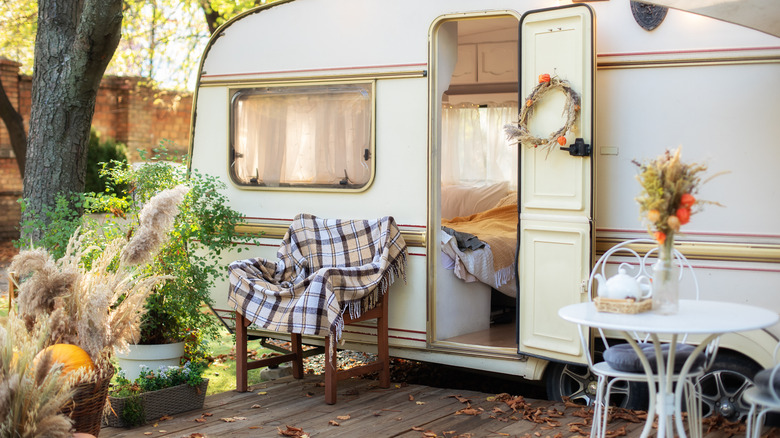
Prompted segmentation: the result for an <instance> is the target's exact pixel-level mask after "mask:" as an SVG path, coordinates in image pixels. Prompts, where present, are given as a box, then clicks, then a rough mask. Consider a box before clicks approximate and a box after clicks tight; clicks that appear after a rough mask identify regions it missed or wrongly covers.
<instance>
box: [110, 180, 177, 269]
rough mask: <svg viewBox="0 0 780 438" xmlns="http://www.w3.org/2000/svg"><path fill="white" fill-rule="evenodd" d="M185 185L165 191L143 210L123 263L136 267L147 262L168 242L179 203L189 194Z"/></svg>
mask: <svg viewBox="0 0 780 438" xmlns="http://www.w3.org/2000/svg"><path fill="white" fill-rule="evenodd" d="M189 190H190V189H189V187H187V186H184V185H179V186H176V187H174V188H172V189H167V190H163V191H162V192H160V193H159V194H158V195H157V196H155V197H153V198H152V199H150V200H149V202H147V203H146V205H144V207H143V209H141V213H140V215H139V222H140V223H139V225H138V229H137V230H136V231H135V234H134V235H133V237H132V239H131V240H130V242H129V243H128V244H127V246H126V247H125V249H124V251H123V252H122V263H124V264H125V265H126V266H134V265H138V264H141V263H144V262H146V261H147V260H149V258H151V256H152V254H154V252H155V251H156V250H157V248H158V247H159V246H160V245H161V244H162V243H163V242H164V241H165V240H166V238H167V236H168V230H169V229H170V228H171V226H172V225H173V221H174V219H176V215H177V214H178V213H179V203H181V201H182V200H183V199H184V196H185V195H187V193H188V192H189Z"/></svg>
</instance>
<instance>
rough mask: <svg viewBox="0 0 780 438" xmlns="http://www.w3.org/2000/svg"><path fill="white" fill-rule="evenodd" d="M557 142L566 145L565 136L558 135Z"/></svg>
mask: <svg viewBox="0 0 780 438" xmlns="http://www.w3.org/2000/svg"><path fill="white" fill-rule="evenodd" d="M558 144H559V145H561V146H564V145H566V137H564V136H560V137H558Z"/></svg>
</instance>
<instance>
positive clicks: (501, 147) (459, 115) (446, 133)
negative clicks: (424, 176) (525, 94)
mask: <svg viewBox="0 0 780 438" xmlns="http://www.w3.org/2000/svg"><path fill="white" fill-rule="evenodd" d="M516 119H517V102H505V103H501V104H492V103H491V104H488V105H487V107H480V106H479V105H475V104H470V103H463V104H459V105H449V104H444V105H443V107H442V144H441V149H442V152H441V162H442V165H441V182H442V184H450V185H454V184H479V183H493V182H499V181H509V182H510V185H511V187H512V189H515V188H516V185H517V155H518V154H517V146H514V145H511V144H510V143H509V141H508V140H507V139H506V135H505V134H504V125H506V124H507V123H511V122H514V121H515V120H516Z"/></svg>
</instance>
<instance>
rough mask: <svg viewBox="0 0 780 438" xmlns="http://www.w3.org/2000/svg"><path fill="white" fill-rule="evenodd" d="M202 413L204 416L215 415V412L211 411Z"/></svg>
mask: <svg viewBox="0 0 780 438" xmlns="http://www.w3.org/2000/svg"><path fill="white" fill-rule="evenodd" d="M201 415H203V416H204V417H213V416H214V414H212V413H211V412H204V413H202V414H201Z"/></svg>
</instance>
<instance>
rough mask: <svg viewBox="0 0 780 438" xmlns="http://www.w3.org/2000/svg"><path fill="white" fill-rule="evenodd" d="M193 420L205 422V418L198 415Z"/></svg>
mask: <svg viewBox="0 0 780 438" xmlns="http://www.w3.org/2000/svg"><path fill="white" fill-rule="evenodd" d="M195 421H196V422H198V423H205V422H206V419H205V418H203V417H200V418H196V419H195Z"/></svg>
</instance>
